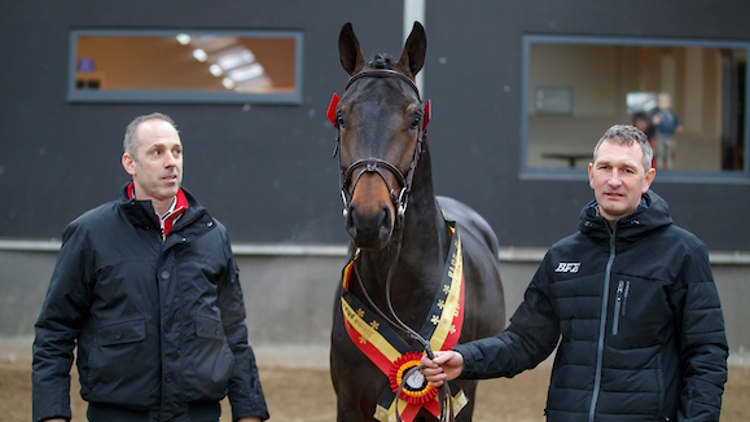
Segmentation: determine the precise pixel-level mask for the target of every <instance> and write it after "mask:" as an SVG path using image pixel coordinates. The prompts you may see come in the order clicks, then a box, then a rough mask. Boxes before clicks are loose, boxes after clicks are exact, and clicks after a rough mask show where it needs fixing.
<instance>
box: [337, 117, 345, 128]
mask: <svg viewBox="0 0 750 422" xmlns="http://www.w3.org/2000/svg"><path fill="white" fill-rule="evenodd" d="M336 126H338V127H339V129H344V128H345V127H346V122H345V121H344V116H342V115H340V114H339V115H337V116H336Z"/></svg>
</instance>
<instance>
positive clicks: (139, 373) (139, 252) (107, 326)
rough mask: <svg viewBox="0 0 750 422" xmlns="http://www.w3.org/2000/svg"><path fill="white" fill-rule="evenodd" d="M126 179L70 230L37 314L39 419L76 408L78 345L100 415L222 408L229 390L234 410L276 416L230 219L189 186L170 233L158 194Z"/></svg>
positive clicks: (185, 415)
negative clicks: (253, 338) (73, 380)
mask: <svg viewBox="0 0 750 422" xmlns="http://www.w3.org/2000/svg"><path fill="white" fill-rule="evenodd" d="M126 188H127V185H125V186H124V187H123V189H122V191H121V194H120V199H119V200H118V201H113V202H110V203H107V204H104V205H101V206H99V207H97V208H95V209H93V210H91V211H89V212H87V213H85V214H83V215H82V216H80V217H79V218H77V219H76V220H75V221H73V222H72V223H70V224H69V225H68V226H67V227H66V228H65V231H64V232H63V243H62V247H61V249H60V252H59V254H58V257H57V264H56V266H55V270H54V273H53V275H52V279H51V281H50V285H49V290H48V292H47V297H46V299H45V301H44V305H43V307H42V311H41V314H40V316H39V319H38V321H37V323H36V325H35V331H36V339H35V341H34V347H33V352H34V362H33V376H32V378H33V414H34V421H40V420H43V419H47V418H51V417H63V418H68V419H69V418H70V416H71V415H70V407H69V404H68V403H69V394H70V391H69V390H70V381H69V375H68V374H69V372H70V368H71V365H72V360H73V349H74V347H75V346H76V345H77V346H78V350H77V366H78V371H79V376H80V382H81V395H82V397H83V399H84V400H86V401H88V402H89V403H90V404H89V417H91V418H92V420H94V421H95V420H115V419H116V415H119V414H120V413H122V412H124V413H123V414H124V415H129V416H127V419H126V420H143V421H144V422H145V421H199V422H205V421H210V420H216V419H218V417H219V413H220V406H219V401H220V400H221V399H222V398H223V397H225V396H226V395H228V396H229V400H230V403H231V407H232V413H233V417H234V419H236V418H238V417H240V416H259V417H261V418H263V419H266V418H268V411H267V408H266V403H265V399H264V396H263V391H262V389H261V385H260V382H259V379H258V372H257V368H256V365H255V357H254V355H253V351H252V349H251V347H250V346H249V345H248V342H247V327H246V325H245V322H244V321H245V307H244V303H243V297H242V291H241V288H240V283H239V279H238V269H237V266H236V264H235V261H234V258H233V256H232V251H231V247H230V243H229V239H228V237H227V234H226V230H225V229H224V227H223V226H222V225H221V224H220V223H218V222H217V221H216V220H214V219H213V218H212V217H211V216H210V215H209V214H208V212H207V211H206V210H205V209H204V208H203V207H202V206H201V205H200V204H199V203H198V202H197V200H196V199H195V198H194V197H193V196H192V195H190V193H189V192H187V191H186V190H184V189H183V191H184V192H185V195H186V197H187V199H188V208H187V210H186V211H185V213H184V214H183V215H182V216H181V217H180V219H179V220H177V222H176V223H175V225H174V227H173V228H172V231H171V232H170V233H169V235H168V236H167V238H166V240H165V241H162V236H161V230H160V226H159V223H158V221H157V217H156V215H155V213H154V210H153V208H152V206H151V202H150V201H136V200H131V199H128V197H127V194H126ZM128 412H130V413H128ZM136 416H137V417H136Z"/></svg>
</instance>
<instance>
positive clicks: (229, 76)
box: [68, 30, 302, 104]
mask: <svg viewBox="0 0 750 422" xmlns="http://www.w3.org/2000/svg"><path fill="white" fill-rule="evenodd" d="M301 66H302V35H301V34H299V33H295V32H280V31H279V32H201V31H93V30H91V31H86V30H79V31H72V32H71V63H70V78H69V82H68V99H69V100H70V101H79V102H219V103H221V102H225V103H274V104H294V103H300V102H301V98H302V93H301V91H302V86H301V85H302V84H301V74H302V71H301Z"/></svg>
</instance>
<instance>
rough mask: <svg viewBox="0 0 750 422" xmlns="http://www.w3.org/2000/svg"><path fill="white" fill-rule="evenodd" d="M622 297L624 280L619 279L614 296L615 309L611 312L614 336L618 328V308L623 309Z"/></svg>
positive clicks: (623, 295)
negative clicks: (615, 295)
mask: <svg viewBox="0 0 750 422" xmlns="http://www.w3.org/2000/svg"><path fill="white" fill-rule="evenodd" d="M624 297H625V281H623V280H620V281H619V282H618V283H617V297H615V311H614V312H613V314H612V316H613V318H614V319H613V321H612V335H613V336H616V335H617V332H618V331H619V330H620V309H623V311H624V308H623V306H624V303H623V301H624Z"/></svg>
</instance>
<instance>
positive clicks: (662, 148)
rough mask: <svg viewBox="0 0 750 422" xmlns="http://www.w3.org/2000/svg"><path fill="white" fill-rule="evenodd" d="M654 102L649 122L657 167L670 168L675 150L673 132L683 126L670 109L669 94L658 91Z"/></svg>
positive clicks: (679, 130) (675, 132) (676, 131)
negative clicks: (652, 129) (652, 133)
mask: <svg viewBox="0 0 750 422" xmlns="http://www.w3.org/2000/svg"><path fill="white" fill-rule="evenodd" d="M656 104H657V106H656V108H655V109H654V110H653V111H652V112H651V120H650V123H651V126H652V127H653V128H654V140H655V143H656V163H657V168H658V169H660V170H670V169H672V165H673V163H674V159H675V154H676V152H677V143H676V141H675V134H678V133H682V131H683V127H682V124H681V123H680V119H679V118H678V117H677V113H675V112H674V110H672V97H671V96H670V95H669V94H667V93H665V92H663V93H660V94H659V95H658V96H657V97H656Z"/></svg>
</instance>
